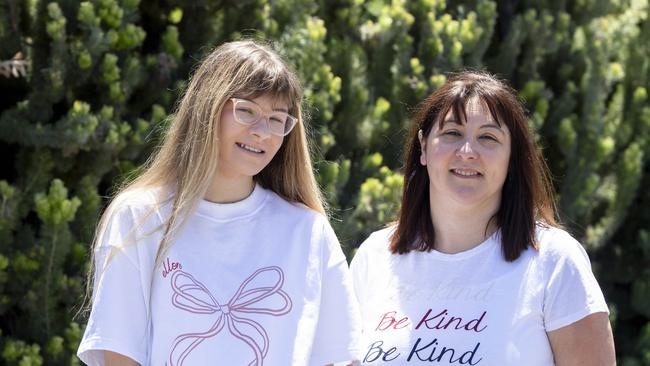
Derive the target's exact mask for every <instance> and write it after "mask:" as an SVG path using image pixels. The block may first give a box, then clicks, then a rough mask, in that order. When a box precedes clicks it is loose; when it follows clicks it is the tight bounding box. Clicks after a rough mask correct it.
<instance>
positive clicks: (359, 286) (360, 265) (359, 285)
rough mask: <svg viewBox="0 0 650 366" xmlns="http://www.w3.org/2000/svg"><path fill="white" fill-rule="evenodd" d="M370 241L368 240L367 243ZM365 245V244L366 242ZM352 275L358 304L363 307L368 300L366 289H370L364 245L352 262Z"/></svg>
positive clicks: (360, 247)
mask: <svg viewBox="0 0 650 366" xmlns="http://www.w3.org/2000/svg"><path fill="white" fill-rule="evenodd" d="M368 240H369V239H367V240H366V242H367V241H368ZM364 243H365V242H364ZM350 273H351V275H352V284H353V286H354V294H355V297H356V300H357V303H358V304H359V305H360V306H361V307H362V306H363V304H364V299H365V298H366V295H365V289H366V288H367V287H368V286H367V285H368V281H367V277H368V264H367V259H366V252H365V246H364V244H363V243H362V244H361V246H359V249H357V252H356V253H355V255H354V257H353V258H352V262H351V263H350Z"/></svg>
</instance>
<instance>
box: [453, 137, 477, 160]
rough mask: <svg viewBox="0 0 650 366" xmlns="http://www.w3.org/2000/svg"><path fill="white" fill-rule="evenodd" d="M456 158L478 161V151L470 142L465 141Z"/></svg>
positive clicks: (457, 151)
mask: <svg viewBox="0 0 650 366" xmlns="http://www.w3.org/2000/svg"><path fill="white" fill-rule="evenodd" d="M456 156H458V157H459V158H462V159H476V151H475V150H474V148H473V147H472V144H471V142H470V141H465V142H464V143H463V144H462V145H461V146H460V148H459V149H458V150H456Z"/></svg>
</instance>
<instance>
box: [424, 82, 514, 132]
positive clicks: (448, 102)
mask: <svg viewBox="0 0 650 366" xmlns="http://www.w3.org/2000/svg"><path fill="white" fill-rule="evenodd" d="M472 103H477V104H478V105H479V106H480V107H481V108H482V109H483V111H485V110H486V109H487V110H488V111H489V113H490V116H491V117H492V120H494V122H495V123H496V124H497V125H498V126H499V127H501V121H502V120H503V119H502V118H501V116H502V115H501V113H499V111H500V110H501V109H503V107H502V106H501V103H499V100H498V98H497V97H496V96H494V95H490V94H489V93H484V92H481V91H478V90H473V93H471V94H470V93H469V92H468V90H466V89H465V90H461V91H460V92H458V93H453V94H451V95H449V96H448V98H444V99H443V100H441V107H440V109H439V111H440V112H439V113H438V114H437V116H436V120H435V121H433V122H434V123H435V124H436V125H437V126H438V129H442V128H443V127H444V125H445V120H446V117H447V114H449V111H451V117H452V118H453V119H454V120H455V121H456V122H458V123H459V124H463V125H464V124H466V123H467V106H468V105H470V104H472ZM500 107H501V108H500Z"/></svg>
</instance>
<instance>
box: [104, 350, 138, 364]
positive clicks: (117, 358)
mask: <svg viewBox="0 0 650 366" xmlns="http://www.w3.org/2000/svg"><path fill="white" fill-rule="evenodd" d="M104 365H105V366H139V363H137V362H135V361H133V360H132V359H130V358H128V357H126V356H124V355H121V354H119V353H115V352H111V351H104Z"/></svg>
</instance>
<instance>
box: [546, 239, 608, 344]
mask: <svg viewBox="0 0 650 366" xmlns="http://www.w3.org/2000/svg"><path fill="white" fill-rule="evenodd" d="M553 241H554V242H553V243H552V244H551V246H552V247H553V248H554V249H552V252H553V255H551V256H550V257H552V260H549V263H552V265H549V267H550V268H549V269H548V273H549V276H548V280H547V284H546V288H545V293H544V324H545V328H546V331H547V332H550V331H553V330H556V329H559V328H562V327H565V326H567V325H569V324H572V323H574V322H576V321H578V320H580V319H582V318H584V317H586V316H587V315H590V314H593V313H598V312H606V313H609V310H608V308H607V303H606V302H605V297H604V296H603V293H602V291H601V289H600V286H599V285H598V282H597V281H596V278H595V277H594V274H593V272H592V271H591V263H590V262H589V257H588V256H587V253H586V252H585V250H584V248H583V247H582V245H580V243H578V242H577V241H576V240H575V239H573V238H572V237H571V236H570V235H569V234H567V233H564V232H562V233H561V234H556V235H554V236H553Z"/></svg>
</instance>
